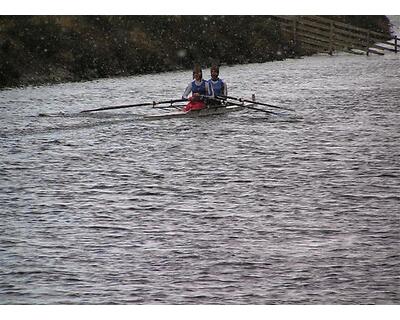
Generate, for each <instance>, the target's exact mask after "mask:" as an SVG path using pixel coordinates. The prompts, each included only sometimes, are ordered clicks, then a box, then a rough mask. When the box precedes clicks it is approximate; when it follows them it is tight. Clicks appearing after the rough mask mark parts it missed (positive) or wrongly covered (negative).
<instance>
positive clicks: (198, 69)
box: [193, 65, 203, 81]
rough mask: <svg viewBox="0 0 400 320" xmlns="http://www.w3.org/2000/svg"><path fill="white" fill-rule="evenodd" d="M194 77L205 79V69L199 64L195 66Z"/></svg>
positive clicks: (198, 79) (199, 79)
mask: <svg viewBox="0 0 400 320" xmlns="http://www.w3.org/2000/svg"><path fill="white" fill-rule="evenodd" d="M193 79H195V80H197V81H201V80H202V79H203V71H202V70H201V67H200V66H199V65H196V66H194V68H193Z"/></svg>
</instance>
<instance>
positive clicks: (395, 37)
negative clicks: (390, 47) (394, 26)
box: [394, 36, 397, 53]
mask: <svg viewBox="0 0 400 320" xmlns="http://www.w3.org/2000/svg"><path fill="white" fill-rule="evenodd" d="M394 52H395V53H397V36H394Z"/></svg>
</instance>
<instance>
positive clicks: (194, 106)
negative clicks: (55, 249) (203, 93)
mask: <svg viewBox="0 0 400 320" xmlns="http://www.w3.org/2000/svg"><path fill="white" fill-rule="evenodd" d="M205 106H206V105H205V103H204V102H203V101H189V103H188V104H187V105H186V106H185V107H184V108H183V111H185V112H187V111H190V110H200V109H203V108H205Z"/></svg>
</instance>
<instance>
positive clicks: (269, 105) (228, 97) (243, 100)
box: [218, 96, 295, 111]
mask: <svg viewBox="0 0 400 320" xmlns="http://www.w3.org/2000/svg"><path fill="white" fill-rule="evenodd" d="M218 97H219V98H222V99H232V100H236V101H240V102H250V103H254V104H259V105H260V106H266V107H271V108H277V109H283V110H288V111H295V110H293V109H290V108H283V107H278V106H274V105H272V104H268V103H263V102H257V101H252V100H246V99H242V98H235V97H230V96H218Z"/></svg>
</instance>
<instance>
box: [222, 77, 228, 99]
mask: <svg viewBox="0 0 400 320" xmlns="http://www.w3.org/2000/svg"><path fill="white" fill-rule="evenodd" d="M222 94H223V95H224V96H225V97H226V96H227V95H228V86H227V84H226V82H225V81H223V89H222Z"/></svg>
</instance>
